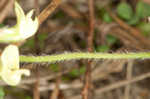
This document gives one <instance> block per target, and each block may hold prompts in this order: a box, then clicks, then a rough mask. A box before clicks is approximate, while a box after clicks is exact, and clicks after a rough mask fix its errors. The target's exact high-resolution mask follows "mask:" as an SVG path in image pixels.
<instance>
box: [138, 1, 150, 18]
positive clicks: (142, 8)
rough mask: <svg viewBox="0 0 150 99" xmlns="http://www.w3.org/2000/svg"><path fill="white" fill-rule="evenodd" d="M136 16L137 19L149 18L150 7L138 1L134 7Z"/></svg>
mask: <svg viewBox="0 0 150 99" xmlns="http://www.w3.org/2000/svg"><path fill="white" fill-rule="evenodd" d="M136 15H137V16H138V17H139V18H145V17H148V16H150V5H149V4H147V3H145V2H142V1H141V0H139V2H138V3H137V5H136Z"/></svg>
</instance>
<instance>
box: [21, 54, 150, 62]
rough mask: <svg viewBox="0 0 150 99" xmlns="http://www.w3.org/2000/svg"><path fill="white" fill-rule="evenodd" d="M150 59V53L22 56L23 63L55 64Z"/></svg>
mask: <svg viewBox="0 0 150 99" xmlns="http://www.w3.org/2000/svg"><path fill="white" fill-rule="evenodd" d="M147 58H150V52H140V53H82V52H81V53H80V52H75V53H64V54H58V55H47V56H20V61H21V62H34V63H38V62H50V63H55V62H59V61H67V60H79V59H147Z"/></svg>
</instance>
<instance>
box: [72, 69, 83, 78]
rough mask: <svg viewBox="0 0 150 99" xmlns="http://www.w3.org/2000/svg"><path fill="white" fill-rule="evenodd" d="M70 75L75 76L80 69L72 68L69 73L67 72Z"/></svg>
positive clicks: (78, 73)
mask: <svg viewBox="0 0 150 99" xmlns="http://www.w3.org/2000/svg"><path fill="white" fill-rule="evenodd" d="M69 74H70V75H71V76H72V77H77V76H79V75H80V71H79V70H78V69H73V70H72V71H71V72H70V73H69Z"/></svg>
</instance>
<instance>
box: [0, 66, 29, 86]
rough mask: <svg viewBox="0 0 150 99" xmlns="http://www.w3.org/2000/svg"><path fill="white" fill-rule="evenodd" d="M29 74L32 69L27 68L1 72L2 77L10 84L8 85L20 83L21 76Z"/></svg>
mask: <svg viewBox="0 0 150 99" xmlns="http://www.w3.org/2000/svg"><path fill="white" fill-rule="evenodd" d="M23 74H24V75H26V76H29V75H30V71H29V70H27V69H20V70H14V71H11V70H5V72H2V73H1V77H2V79H3V80H4V81H5V82H6V83H7V84H8V85H12V86H15V85H18V84H19V83H20V81H21V76H22V75H23Z"/></svg>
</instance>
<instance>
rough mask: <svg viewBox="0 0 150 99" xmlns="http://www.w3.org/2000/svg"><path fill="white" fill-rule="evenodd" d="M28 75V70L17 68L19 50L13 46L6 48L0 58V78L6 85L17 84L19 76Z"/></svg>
mask: <svg viewBox="0 0 150 99" xmlns="http://www.w3.org/2000/svg"><path fill="white" fill-rule="evenodd" d="M22 75H26V76H29V75H30V71H29V70H28V69H20V67H19V50H18V47H17V46H15V45H9V46H7V47H6V48H5V49H4V51H3V52H2V54H1V57H0V76H1V78H2V80H4V81H5V82H6V83H7V84H8V85H12V86H15V85H17V84H19V82H20V80H21V76H22Z"/></svg>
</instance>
